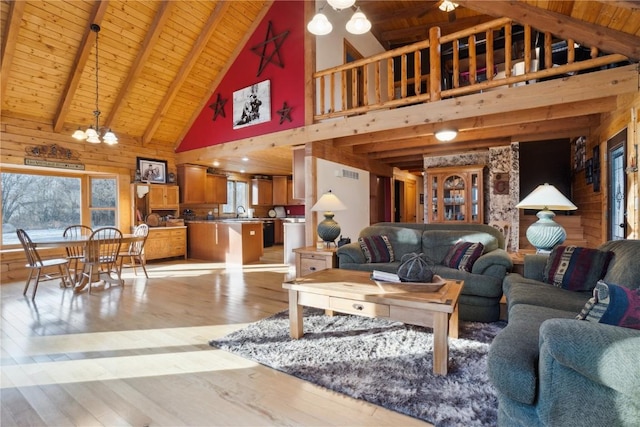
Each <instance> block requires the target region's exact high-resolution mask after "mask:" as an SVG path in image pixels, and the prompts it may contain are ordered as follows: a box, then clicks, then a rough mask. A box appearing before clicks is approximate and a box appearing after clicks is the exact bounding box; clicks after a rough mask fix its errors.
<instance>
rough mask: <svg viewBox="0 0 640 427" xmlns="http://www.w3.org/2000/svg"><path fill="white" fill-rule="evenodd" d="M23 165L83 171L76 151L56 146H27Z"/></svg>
mask: <svg viewBox="0 0 640 427" xmlns="http://www.w3.org/2000/svg"><path fill="white" fill-rule="evenodd" d="M25 153H26V156H25V159H24V164H25V165H28V166H44V167H49V168H61V169H75V170H84V165H83V164H82V163H73V162H72V161H74V160H79V159H80V155H79V154H78V152H77V151H74V150H71V149H69V148H64V147H61V146H59V145H58V144H42V145H29V146H27V147H25Z"/></svg>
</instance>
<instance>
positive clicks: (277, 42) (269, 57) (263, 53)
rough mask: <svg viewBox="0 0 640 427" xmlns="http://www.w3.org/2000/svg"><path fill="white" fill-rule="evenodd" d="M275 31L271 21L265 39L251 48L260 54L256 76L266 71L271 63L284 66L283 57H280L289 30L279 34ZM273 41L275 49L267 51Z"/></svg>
mask: <svg viewBox="0 0 640 427" xmlns="http://www.w3.org/2000/svg"><path fill="white" fill-rule="evenodd" d="M273 33H274V32H273V25H272V24H271V21H269V27H268V28H267V35H266V36H265V40H264V41H263V42H262V43H260V44H258V45H255V46H254V47H252V48H251V51H252V52H254V53H255V54H257V55H260V66H259V67H258V74H257V75H256V77H258V76H259V75H260V74H261V73H262V71H264V69H265V68H266V66H267V65H269V63H272V64H275V65H277V66H278V67H280V68H284V63H283V62H282V58H281V57H280V47H282V43H284V39H286V38H287V36H288V35H289V30H287V31H285V32H283V33H280V34H278V35H277V36H276V35H274V34H273ZM271 42H273V50H271V52H267V47H268V46H269V44H270V43H271ZM276 57H277V60H276Z"/></svg>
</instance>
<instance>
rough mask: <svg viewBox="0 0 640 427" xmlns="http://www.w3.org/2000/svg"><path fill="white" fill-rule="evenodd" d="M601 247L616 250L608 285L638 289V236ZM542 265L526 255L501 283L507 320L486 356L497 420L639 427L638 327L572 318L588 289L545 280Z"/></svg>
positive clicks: (513, 426)
mask: <svg viewBox="0 0 640 427" xmlns="http://www.w3.org/2000/svg"><path fill="white" fill-rule="evenodd" d="M599 249H600V250H605V251H612V252H613V253H614V255H613V258H612V259H611V261H610V263H609V265H608V269H607V271H606V275H605V276H604V278H603V280H604V281H605V282H607V283H610V284H617V285H620V286H625V287H626V288H629V289H638V288H639V287H640V240H618V241H610V242H607V243H605V244H603V245H602V246H600V248H599ZM546 263H547V257H546V256H543V255H529V256H526V257H525V264H524V276H522V275H520V274H513V273H512V274H509V275H507V277H506V278H505V280H504V285H503V290H504V294H505V296H506V299H507V309H508V325H507V327H506V328H505V329H503V330H502V331H501V332H500V333H499V334H498V336H497V337H496V338H495V339H494V341H493V342H492V344H491V348H490V351H489V357H488V373H489V378H490V380H491V382H492V383H493V385H494V386H495V388H496V390H497V392H498V402H499V417H498V421H499V425H501V426H509V427H516V426H527V427H531V426H572V427H573V426H639V425H640V330H636V329H630V328H624V327H620V326H613V325H608V324H603V323H594V322H589V321H584V320H576V319H575V317H576V315H577V314H578V313H580V311H581V309H582V308H583V307H584V305H585V303H586V302H587V301H588V300H589V298H590V297H591V295H592V292H577V291H568V290H564V289H561V288H558V287H555V286H553V285H550V284H546V283H543V282H542V281H541V280H542V278H543V270H544V268H545V265H546ZM593 285H595V283H594V284H593Z"/></svg>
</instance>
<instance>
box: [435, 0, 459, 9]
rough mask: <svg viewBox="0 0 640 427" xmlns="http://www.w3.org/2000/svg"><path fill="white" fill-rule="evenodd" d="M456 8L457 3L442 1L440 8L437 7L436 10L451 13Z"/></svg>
mask: <svg viewBox="0 0 640 427" xmlns="http://www.w3.org/2000/svg"><path fill="white" fill-rule="evenodd" d="M456 7H458V3H454V2H452V1H450V0H442V3H440V6H438V9H440V10H441V11H443V12H451V11H452V10H453V9H455V8H456Z"/></svg>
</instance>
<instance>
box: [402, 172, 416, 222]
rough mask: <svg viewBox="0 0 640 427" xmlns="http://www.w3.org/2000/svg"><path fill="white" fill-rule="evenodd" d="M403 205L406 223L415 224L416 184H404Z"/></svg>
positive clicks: (412, 182) (407, 182) (410, 182)
mask: <svg viewBox="0 0 640 427" xmlns="http://www.w3.org/2000/svg"><path fill="white" fill-rule="evenodd" d="M404 186H405V188H404V203H405V213H406V221H407V222H416V183H415V181H405V182H404Z"/></svg>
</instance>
